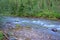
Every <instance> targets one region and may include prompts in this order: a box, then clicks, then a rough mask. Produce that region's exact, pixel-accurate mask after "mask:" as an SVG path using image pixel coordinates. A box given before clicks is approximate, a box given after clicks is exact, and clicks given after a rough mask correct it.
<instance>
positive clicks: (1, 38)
mask: <svg viewBox="0 0 60 40" xmlns="http://www.w3.org/2000/svg"><path fill="white" fill-rule="evenodd" d="M3 38H4V36H3V33H2V32H1V31H0V40H3Z"/></svg>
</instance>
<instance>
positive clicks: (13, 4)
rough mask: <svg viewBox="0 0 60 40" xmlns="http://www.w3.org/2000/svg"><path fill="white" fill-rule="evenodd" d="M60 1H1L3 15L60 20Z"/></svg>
mask: <svg viewBox="0 0 60 40" xmlns="http://www.w3.org/2000/svg"><path fill="white" fill-rule="evenodd" d="M59 13H60V0H0V14H1V15H7V14H9V15H15V16H35V17H41V16H42V17H49V18H60V14H59Z"/></svg>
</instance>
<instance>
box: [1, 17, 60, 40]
mask: <svg viewBox="0 0 60 40" xmlns="http://www.w3.org/2000/svg"><path fill="white" fill-rule="evenodd" d="M2 19H3V21H2V22H0V26H1V29H2V30H6V31H7V30H8V29H14V28H16V26H19V25H20V26H21V27H23V30H22V32H20V30H18V31H15V32H14V31H10V30H9V31H10V32H11V33H12V32H14V33H16V34H17V35H24V34H25V35H24V36H23V37H21V38H20V36H18V38H16V37H14V38H16V39H17V40H27V39H28V40H60V21H55V20H47V19H42V18H23V17H2ZM25 27H27V28H30V27H31V30H29V31H28V30H27V29H26V28H25ZM9 31H7V33H8V32H9ZM31 31H33V32H31ZM11 33H8V34H9V35H10V34H11ZM14 33H13V34H14ZM18 33H20V34H18ZM40 33H41V34H42V35H41V34H40ZM27 35H28V36H27ZM29 35H30V36H29ZM39 35H41V36H42V38H39V37H41V36H39ZM50 35H51V37H50ZM25 36H26V37H25ZM35 36H36V37H35ZM27 37H28V38H27ZM48 37H50V38H48ZM14 38H13V37H11V36H10V37H9V40H13V39H14ZM24 38H25V39H24ZM26 38H27V39H26Z"/></svg>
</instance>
